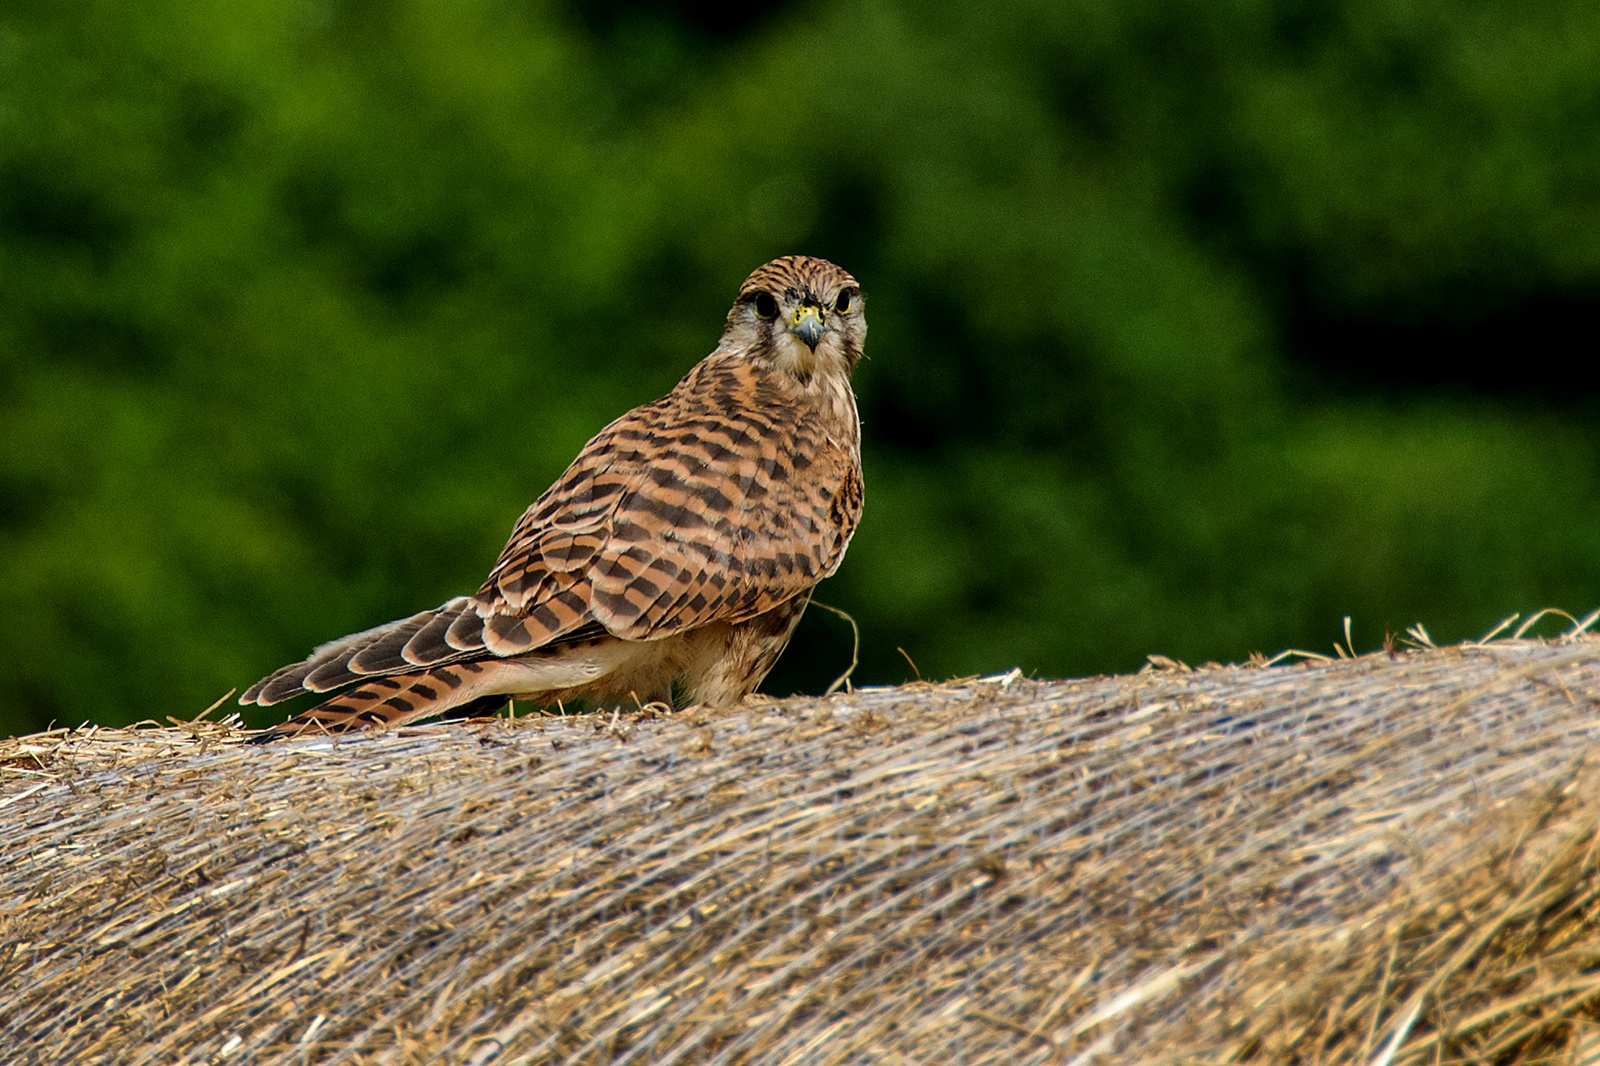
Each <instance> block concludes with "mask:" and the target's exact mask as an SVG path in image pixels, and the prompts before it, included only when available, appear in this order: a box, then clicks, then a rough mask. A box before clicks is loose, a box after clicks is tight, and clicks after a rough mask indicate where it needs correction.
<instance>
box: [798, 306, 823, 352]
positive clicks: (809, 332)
mask: <svg viewBox="0 0 1600 1066" xmlns="http://www.w3.org/2000/svg"><path fill="white" fill-rule="evenodd" d="M789 332H790V333H793V334H794V335H795V336H796V337H799V338H800V339H801V340H803V341H805V342H806V347H807V348H810V349H811V350H812V351H816V350H817V342H818V341H820V340H822V335H823V334H824V333H826V332H828V324H827V323H826V322H824V321H823V320H822V308H820V307H817V306H816V305H815V304H803V305H801V306H800V307H796V308H795V309H794V314H792V315H790V316H789Z"/></svg>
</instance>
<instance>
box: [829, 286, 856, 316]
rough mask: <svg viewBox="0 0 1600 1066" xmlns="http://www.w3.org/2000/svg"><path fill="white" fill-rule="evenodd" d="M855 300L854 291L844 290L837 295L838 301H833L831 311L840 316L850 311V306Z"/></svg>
mask: <svg viewBox="0 0 1600 1066" xmlns="http://www.w3.org/2000/svg"><path fill="white" fill-rule="evenodd" d="M855 299H856V290H854V289H846V290H844V291H843V292H841V293H840V294H839V298H838V299H836V300H834V301H833V309H834V310H835V311H837V312H839V313H840V314H841V315H842V314H844V313H845V312H847V311H849V310H850V305H851V304H853V303H854V302H855Z"/></svg>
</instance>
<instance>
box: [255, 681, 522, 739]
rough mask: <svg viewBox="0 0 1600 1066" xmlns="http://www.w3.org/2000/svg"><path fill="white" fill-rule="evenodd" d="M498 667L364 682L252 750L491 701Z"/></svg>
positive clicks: (282, 727) (271, 733)
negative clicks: (303, 736) (488, 698)
mask: <svg viewBox="0 0 1600 1066" xmlns="http://www.w3.org/2000/svg"><path fill="white" fill-rule="evenodd" d="M504 666H505V664H503V663H499V662H494V661H489V662H482V661H480V662H459V663H450V664H449V665H446V666H435V667H431V668H429V669H427V670H423V671H420V672H418V673H414V674H395V675H389V676H386V677H368V678H364V679H362V681H361V684H359V685H357V686H356V687H355V688H353V689H351V690H350V691H348V692H341V693H340V694H339V695H337V696H335V697H333V698H332V699H329V700H325V701H324V702H322V703H320V704H318V705H317V706H315V707H313V708H312V709H311V710H309V711H306V712H305V713H304V714H297V715H295V716H294V717H293V718H291V719H289V720H288V721H287V722H285V723H283V724H282V725H279V726H273V727H272V728H271V729H268V730H266V731H265V732H262V733H258V734H257V735H256V736H254V737H252V738H251V740H252V741H253V742H254V743H257V744H265V743H267V742H269V741H273V740H279V739H281V738H283V737H292V736H298V735H299V734H302V733H318V732H326V733H343V732H347V731H349V730H352V729H365V728H367V727H369V726H385V727H395V726H401V725H404V724H406V723H407V722H411V721H415V720H416V719H418V718H426V717H429V716H432V715H437V714H443V713H444V712H445V711H448V710H450V709H451V708H453V707H459V706H461V705H462V704H466V703H470V702H472V701H473V700H475V699H477V698H479V697H480V696H485V695H493V694H494V683H495V681H496V680H497V679H496V676H495V675H496V674H497V673H499V672H500V670H501V669H502V668H503V667H504Z"/></svg>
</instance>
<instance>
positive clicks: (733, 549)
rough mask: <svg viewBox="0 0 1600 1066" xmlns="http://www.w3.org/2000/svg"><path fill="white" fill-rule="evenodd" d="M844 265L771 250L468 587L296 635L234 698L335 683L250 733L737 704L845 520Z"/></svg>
mask: <svg viewBox="0 0 1600 1066" xmlns="http://www.w3.org/2000/svg"><path fill="white" fill-rule="evenodd" d="M862 310H863V305H862V300H861V294H860V290H859V288H858V287H857V285H856V282H855V279H854V278H852V277H851V276H850V275H849V274H847V273H845V272H844V271H843V270H841V269H839V268H838V267H836V266H834V265H833V264H832V263H829V262H827V261H825V260H822V259H812V258H809V257H805V256H788V257H785V258H783V259H776V260H774V261H772V262H771V263H768V264H766V265H765V266H763V267H761V268H760V269H758V270H757V271H756V272H755V273H753V274H751V275H750V277H749V278H748V279H746V281H745V283H744V285H743V286H741V287H740V290H739V297H738V300H737V301H736V302H735V303H734V305H733V309H732V310H731V311H730V312H729V313H728V319H727V325H726V328H725V329H724V331H723V335H722V340H721V342H720V343H719V344H718V345H717V349H716V351H714V352H712V353H711V355H709V356H707V357H706V358H705V359H704V360H702V361H701V362H700V363H699V364H698V365H697V366H695V367H694V369H692V370H690V371H689V373H688V375H687V376H685V377H684V379H683V380H682V381H681V382H679V383H678V386H677V387H676V388H674V389H673V390H672V391H671V392H670V393H668V394H667V395H666V396H664V397H662V398H661V399H659V400H657V401H655V402H654V403H648V404H645V405H643V406H641V407H637V408H634V409H633V410H632V411H629V412H628V413H627V414H625V415H623V416H622V417H621V418H619V419H617V420H616V421H615V422H613V423H611V424H610V425H609V426H607V427H606V428H605V429H603V430H601V431H600V433H599V434H598V435H596V436H595V438H594V439H593V440H591V441H590V442H589V443H588V444H587V445H585V446H584V448H583V450H582V451H581V452H579V453H578V457H577V458H576V459H575V460H573V463H572V465H571V466H570V467H568V468H567V471H566V473H564V474H562V475H561V477H560V479H559V480H557V481H556V483H555V484H554V485H552V486H551V487H550V489H549V490H548V491H547V492H545V494H544V495H543V496H541V497H539V499H538V500H536V501H535V502H534V504H533V506H531V507H529V508H528V510H527V511H526V512H525V513H524V514H523V516H522V518H521V520H520V521H519V522H518V523H517V525H516V528H515V529H514V530H513V531H512V534H511V540H510V542H509V543H508V544H507V545H506V547H505V550H504V551H503V552H501V554H500V559H499V561H498V562H497V563H495V566H494V569H493V570H492V571H491V572H490V574H489V578H488V580H487V581H485V582H484V584H483V587H482V588H480V589H479V590H478V592H477V594H476V595H473V596H461V597H457V598H456V599H453V600H451V601H449V602H448V603H446V604H444V605H443V606H441V607H439V608H437V609H436V610H432V611H424V612H422V613H421V614H417V615H413V616H412V617H410V618H406V619H402V620H400V621H397V622H390V623H389V624H387V625H383V626H378V627H377V628H375V629H369V630H367V631H365V632H362V633H356V634H353V635H351V636H348V637H344V638H342V639H340V640H337V641H334V642H332V643H331V644H327V645H324V646H323V647H321V648H318V649H317V650H316V651H315V652H313V653H312V654H311V656H310V657H309V658H308V659H306V660H305V661H304V662H300V663H295V664H294V665H292V666H286V667H284V668H283V669H281V670H279V671H277V672H276V673H274V674H272V675H271V676H269V677H267V678H264V679H263V680H261V681H259V682H257V683H256V684H255V685H253V686H251V688H250V689H249V691H247V692H246V693H245V694H244V695H243V696H242V697H240V702H241V703H246V704H250V703H256V704H263V705H267V704H273V703H277V702H279V701H280V700H285V699H289V698H290V697H293V696H297V695H299V694H301V693H303V692H333V691H335V690H338V689H341V688H346V689H347V691H345V692H343V693H342V694H340V695H336V696H334V697H333V698H331V699H329V700H327V701H326V702H324V703H322V704H321V705H319V706H318V707H316V708H314V709H313V710H310V711H308V712H306V713H305V714H302V715H299V716H297V717H295V718H293V719H291V720H290V721H289V722H288V723H286V724H285V725H283V726H279V727H277V728H275V729H273V730H269V731H268V732H267V733H266V734H264V735H263V737H262V739H269V740H270V739H274V738H276V737H279V736H285V735H291V734H293V733H297V732H301V731H304V730H318V729H331V730H340V729H348V728H356V727H360V726H362V725H368V724H386V725H398V724H400V723H403V722H408V721H412V720H415V719H417V718H422V717H425V716H428V715H434V714H439V713H440V712H442V711H446V710H448V709H450V708H451V707H456V706H459V705H461V704H465V703H469V702H471V701H473V700H478V699H482V698H484V697H502V696H503V697H510V698H516V699H525V700H529V701H532V702H534V703H537V704H545V705H549V704H554V703H556V702H557V701H562V702H568V701H572V700H593V701H599V702H602V703H605V702H614V701H615V702H621V701H626V702H628V703H629V704H631V703H632V701H633V699H634V698H637V699H639V700H642V701H648V700H653V699H670V697H671V691H672V684H673V682H674V681H675V680H681V682H682V687H683V692H684V695H685V698H686V699H687V701H689V702H692V703H700V704H706V705H710V706H726V705H729V704H733V703H736V702H738V701H739V700H740V699H742V698H743V697H744V696H746V695H748V694H749V693H750V692H751V691H753V690H754V689H755V687H756V686H757V685H758V684H760V682H761V679H762V678H764V677H765V676H766V674H767V672H768V671H769V670H771V668H772V665H773V663H774V662H776V661H777V658H778V655H779V654H780V653H781V652H782V651H783V648H784V645H786V644H787V643H788V641H789V636H790V634H791V633H792V632H793V631H794V627H795V624H796V623H797V622H798V621H799V620H800V615H801V613H802V612H803V611H804V610H805V607H806V604H807V602H808V601H809V600H810V597H811V590H812V588H813V587H814V586H815V585H816V584H817V582H818V581H820V580H822V579H823V578H824V577H827V576H828V575H830V574H832V573H833V572H834V571H835V570H837V569H838V567H839V563H840V561H841V560H842V559H843V558H844V552H845V548H846V547H847V546H848V545H849V543H850V537H851V535H852V534H853V533H854V532H855V528H856V522H857V520H858V519H859V518H860V515H861V502H862V482H861V462H860V422H859V420H858V418H857V415H856V405H855V396H854V394H853V393H852V392H851V390H850V372H851V370H852V369H853V368H854V367H855V364H856V361H857V360H858V359H860V357H861V348H862V343H863V341H864V340H865V337H866V332H867V324H866V319H865V318H864V317H863V314H862Z"/></svg>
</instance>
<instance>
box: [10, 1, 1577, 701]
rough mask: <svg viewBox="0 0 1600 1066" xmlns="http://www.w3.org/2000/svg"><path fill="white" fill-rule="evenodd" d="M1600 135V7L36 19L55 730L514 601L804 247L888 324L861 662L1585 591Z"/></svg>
mask: <svg viewBox="0 0 1600 1066" xmlns="http://www.w3.org/2000/svg"><path fill="white" fill-rule="evenodd" d="M1597 118H1600V24H1597V23H1596V21H1595V19H1594V17H1593V13H1592V10H1591V5H1588V4H1587V3H1585V2H1580V0H1553V2H1551V3H1547V4H1542V5H1537V6H1536V7H1532V8H1530V7H1528V6H1527V5H1521V4H1516V3H1514V2H1513V0H1475V2H1473V3H1470V4H1466V5H1440V4H1418V3H1402V4H1395V3H1393V2H1388V3H1379V2H1376V0H1322V2H1317V0H1295V2H1291V3H1282V2H1268V0H1231V2H1226V3H1221V4H1219V3H1216V2H1214V0H1213V2H1209V3H1200V2H1196V0H1137V2H1133V3H1124V4H1115V5H1111V4H1100V3H1092V2H1089V0H1066V2H1061V0H1052V2H1049V3H1044V2H1040V0H1024V2H1019V3H1015V4H1011V5H1007V6H1006V8H1005V9H1004V11H1003V12H1002V11H1001V10H999V9H989V8H981V7H974V6H972V5H965V4H957V3H945V2H934V0H928V2H920V3H912V2H901V3H888V2H869V3H864V4H828V3H823V4H817V5H802V4H775V5H765V6H763V5H755V6H752V7H751V8H750V9H749V16H748V17H747V18H745V19H744V20H742V21H740V22H739V23H737V24H729V23H725V22H722V21H719V19H718V18H717V16H716V15H715V14H714V13H713V12H712V9H711V8H710V7H709V6H701V5H693V4H679V5H670V4H648V3H611V4H605V5H576V4H573V5H570V6H568V5H561V4H556V3H549V2H539V0H528V2H522V3H515V4H513V3H507V2H503V0H458V2H456V3H452V4H448V5H442V4H436V3H426V2H421V0H343V2H334V0H230V2H228V3H226V4H224V3H216V2H213V3H205V2H203V0H202V2H195V0H186V2H184V3H176V2H173V0H148V2H146V3H144V4H138V5H133V4H125V3H114V2H109V0H90V2H88V3H85V4H79V5H73V6H71V7H70V8H69V7H65V6H63V5H59V4H51V3H47V2H44V0H14V2H13V3H10V4H8V5H7V6H6V9H5V10H4V12H0V618H3V619H4V625H3V628H0V670H3V671H4V673H5V675H6V677H7V683H6V684H5V685H4V686H0V729H9V730H24V729H32V728H38V727H41V726H43V725H44V724H45V723H46V722H47V721H50V720H57V721H61V722H64V723H72V724H75V723H77V722H79V721H83V720H86V719H93V720H98V721H103V722H108V723H118V722H126V721H129V720H133V719H138V718H145V717H154V718H156V719H158V720H160V719H161V718H163V717H164V716H165V715H168V714H172V715H181V716H189V715H192V714H193V713H195V712H196V711H198V710H200V709H201V708H203V707H204V706H206V705H207V704H209V703H210V702H211V701H212V700H214V699H215V698H217V697H218V696H220V695H221V694H222V693H223V692H225V691H227V690H228V689H229V688H232V687H235V686H241V685H243V684H246V683H248V682H250V681H252V680H254V679H255V678H256V677H257V676H259V675H260V674H262V673H264V672H265V671H267V670H268V669H270V668H272V667H275V666H277V665H279V664H281V663H282V662H286V661H289V660H291V659H294V658H298V657H299V656H301V655H302V654H304V653H305V651H307V650H308V649H309V648H310V647H311V646H312V645H313V644H316V643H319V642H321V641H323V640H326V639H329V638H331V637H334V636H337V635H339V634H342V633H345V632H348V631H351V630H354V629H358V628H363V627H365V626H368V625H372V624H375V623H377V622H380V621H384V620H387V619H389V618H392V617H397V616H399V615H402V614H406V613H409V612H411V611H414V610H416V609H419V608H421V607H424V606H429V605H431V604H433V603H436V602H438V601H440V600H442V599H444V598H445V597H447V596H449V595H453V594H456V593H459V592H462V591H466V590H469V589H470V588H472V587H474V586H475V584H476V583H477V582H478V581H479V580H480V579H481V577H482V575H483V573H484V572H485V570H486V568H487V567H488V565H489V563H490V562H491V561H492V559H493V557H494V554H495V552H496V551H497V550H498V548H499V546H500V544H501V542H502V539H503V537H504V535H505V534H506V532H507V531H508V530H509V528H510V525H511V523H512V521H513V520H514V518H515V517H516V515H517V514H518V513H519V512H520V510H521V509H522V507H524V506H525V505H526V504H527V502H528V501H529V500H531V499H532V498H533V496H534V495H536V494H537V493H538V492H539V491H541V490H542V489H543V488H544V487H545V485H547V484H548V483H549V481H550V480H551V479H552V478H553V477H554V476H555V475H556V474H557V473H558V472H559V471H560V469H561V468H562V467H563V466H564V464H565V463H566V461H567V460H568V459H569V458H570V457H571V456H572V454H573V453H574V452H575V451H576V449H577V448H578V447H579V445H581V443H582V442H583V440H584V439H586V438H587V437H588V436H589V435H590V434H592V433H593V432H594V431H595V430H597V429H598V428H599V427H600V426H601V425H603V424H604V423H605V422H606V421H608V420H609V419H610V418H612V417H614V416H615V415H616V414H618V413H620V412H621V411H622V410H624V409H626V408H627V407H629V406H631V405H633V404H636V403H639V402H642V401H644V400H647V399H650V398H652V397H654V396H656V395H659V394H660V393H661V392H662V391H664V390H665V389H666V388H668V387H670V385H671V383H672V382H673V381H674V380H675V379H676V378H677V377H678V376H679V375H681V374H682V373H683V372H684V371H685V370H686V369H687V368H688V367H689V366H690V365H691V364H692V363H693V362H694V361H695V360H697V359H698V358H699V357H701V356H702V355H704V354H705V353H706V352H707V351H709V350H710V347H711V345H712V343H713V342H714V340H715V338H716V335H717V332H718V329H719V326H720V321H721V317H722V315H723V313H724V312H725V310H726V306H727V303H728V301H729V299H730V297H731V295H732V293H733V291H734V288H735V287H736V286H737V284H738V282H739V281H740V280H741V279H742V278H743V276H744V274H745V273H746V272H747V271H748V270H749V269H750V268H752V267H753V266H755V265H756V264H758V263H760V262H762V261H764V260H766V259H768V258H771V257H772V256H774V255H778V254H784V253H787V252H793V251H805V252H809V253H811V254H818V255H824V256H827V257H829V258H833V259H835V260H836V261H838V262H839V263H841V264H842V265H844V266H845V267H846V268H847V269H849V270H851V271H852V272H853V273H855V274H856V275H857V276H858V277H859V278H861V279H862V281H863V283H864V285H865V287H866V290H867V294H868V299H869V303H870V316H871V320H872V323H873V335H872V339H871V344H870V346H869V352H870V359H869V362H868V363H867V364H866V365H865V366H864V367H863V368H862V370H861V372H860V374H859V378H858V390H859V392H860V394H861V399H862V408H863V415H864V419H865V422H866V430H867V448H866V451H867V473H868V503H867V511H866V517H865V520H864V522H863V525H862V528H861V531H860V533H859V535H858V537H857V539H856V543H855V545H854V547H853V550H852V552H851V556H850V558H849V560H848V561H847V563H846V565H845V567H844V570H843V572H842V573H841V574H840V576H839V577H838V578H836V579H834V581H833V582H831V583H830V584H829V585H827V586H825V587H824V591H823V593H822V599H823V600H825V601H826V602H829V603H833V604H836V605H838V606H840V607H842V608H845V609H846V610H849V611H850V612H851V613H852V614H854V615H855V617H856V618H857V619H858V620H859V621H860V623H861V627H862V633H863V648H862V666H861V669H860V671H859V672H858V674H857V681H858V682H874V681H898V680H900V679H902V678H903V677H905V676H907V675H908V674H909V673H910V666H909V665H908V664H907V662H906V660H905V659H904V658H903V657H902V656H901V654H900V652H899V651H898V650H897V649H899V648H904V649H905V651H906V652H907V653H908V654H909V655H910V656H911V658H913V659H914V660H915V661H916V663H917V665H918V667H919V668H920V669H921V671H922V672H923V673H924V674H926V675H929V676H944V675H949V674H954V673H962V672H969V671H985V670H997V669H1003V668H1006V667H1009V666H1011V665H1013V664H1018V665H1021V666H1023V667H1024V668H1025V669H1027V670H1029V671H1033V672H1038V673H1051V674H1058V673H1078V672H1088V671H1099V670H1123V669H1130V668H1133V667H1136V666H1137V665H1138V664H1139V663H1140V662H1141V661H1142V659H1143V656H1144V655H1145V653H1147V652H1162V653H1166V654H1170V655H1176V656H1181V657H1185V658H1190V659H1206V658H1225V659H1237V658H1241V657H1243V656H1245V655H1246V654H1248V653H1249V652H1250V651H1252V650H1256V649H1265V650H1272V649H1276V648H1279V647H1283V646H1287V645H1293V644H1300V645H1314V646H1319V647H1326V646H1327V645H1328V643H1329V642H1330V641H1331V640H1332V639H1333V638H1334V636H1335V635H1337V633H1338V631H1339V618H1340V617H1341V616H1342V615H1353V616H1354V617H1355V619H1356V626H1357V629H1356V632H1357V635H1358V638H1362V639H1364V641H1365V643H1366V645H1367V646H1371V645H1373V644H1376V643H1377V641H1378V639H1379V637H1380V636H1381V627H1382V626H1383V625H1385V624H1388V625H1392V626H1394V627H1396V628H1398V627H1401V626H1403V625H1405V624H1407V623H1410V622H1412V621H1416V620H1422V621H1425V622H1426V623H1427V624H1428V625H1429V627H1430V628H1431V629H1432V630H1433V631H1434V633H1435V635H1436V636H1438V637H1440V638H1441V639H1442V638H1446V637H1450V638H1454V637H1460V636H1464V635H1468V634H1471V633H1473V632H1476V631H1481V630H1482V629H1485V628H1487V627H1488V626H1489V625H1491V624H1493V622H1495V621H1496V620H1497V619H1498V618H1499V617H1500V616H1502V615H1504V614H1507V613H1510V612H1511V611H1514V610H1526V609H1529V608H1535V607H1541V606H1550V605H1555V606H1564V607H1567V608H1569V609H1571V610H1575V611H1581V610H1585V609H1588V608H1589V607H1592V606H1593V605H1594V604H1595V603H1596V602H1600V441H1597V438H1596V433H1595V430H1594V425H1595V414H1596V411H1595V408H1596V397H1597V395H1600V369H1597V363H1596V361H1595V360H1594V359H1593V357H1592V355H1591V356H1588V357H1582V358H1581V359H1580V360H1578V361H1577V362H1575V363H1570V364H1567V365H1562V364H1559V363H1557V362H1555V361H1548V362H1547V361H1546V360H1545V359H1544V358H1543V357H1544V355H1545V352H1546V350H1547V349H1549V350H1550V351H1552V352H1554V351H1556V350H1559V349H1563V348H1570V346H1571V345H1572V344H1573V343H1574V342H1573V341H1571V340H1570V339H1563V338H1564V337H1568V336H1570V335H1576V336H1578V337H1581V336H1584V335H1588V333H1589V332H1592V325H1591V323H1592V321H1593V314H1594V312H1595V311H1596V310H1597V309H1600V141H1597V140H1596V139H1595V138H1594V137H1593V136H1592V131H1593V129H1594V128H1595V122H1596V120H1597ZM1580 354H1581V351H1580ZM1360 642H1361V639H1358V643H1360ZM848 655H849V635H848V632H847V631H845V630H844V627H843V625H842V623H840V622H838V621H837V620H835V619H832V618H831V617H830V616H827V615H825V614H822V613H813V615H812V616H811V617H810V618H809V619H808V621H807V623H806V624H805V625H804V626H802V630H801V633H800V635H799V637H798V638H797V641H796V645H795V647H794V648H793V649H792V650H791V653H790V655H789V656H788V657H786V659H785V661H784V663H783V664H781V666H780V670H779V673H778V674H776V675H775V676H774V678H773V680H772V682H770V683H769V685H768V689H769V690H772V691H778V692H785V691H789V690H792V689H799V690H808V691H816V690H818V689H820V688H821V687H822V686H823V685H825V684H826V683H827V680H828V679H829V678H831V677H832V676H833V675H834V674H835V673H837V672H838V670H839V669H841V668H842V666H843V665H844V663H845V662H846V661H847V660H848Z"/></svg>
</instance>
